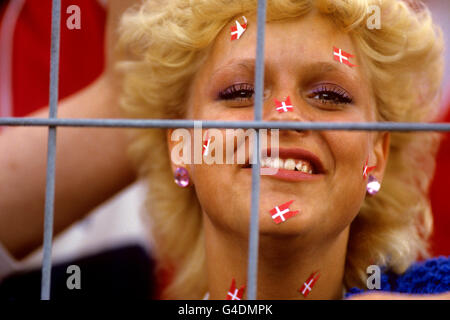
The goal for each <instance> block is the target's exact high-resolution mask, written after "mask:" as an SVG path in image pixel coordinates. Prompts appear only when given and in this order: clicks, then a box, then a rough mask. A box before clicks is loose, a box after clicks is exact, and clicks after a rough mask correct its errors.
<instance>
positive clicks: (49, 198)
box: [0, 0, 450, 300]
mask: <svg viewBox="0 0 450 320" xmlns="http://www.w3.org/2000/svg"><path fill="white" fill-rule="evenodd" d="M257 17H258V33H257V51H256V70H255V79H256V80H255V107H254V121H239V122H233V121H195V120H164V119H152V120H143V119H142V120H139V119H137V120H136V119H58V118H57V107H58V84H59V83H58V76H59V51H60V31H61V30H60V25H61V0H52V31H51V32H52V34H51V58H50V59H51V63H50V112H49V118H48V119H37V118H0V126H46V127H48V128H49V135H48V151H47V180H46V194H45V213H44V214H45V217H44V244H43V253H44V255H43V261H42V284H41V299H42V300H49V299H50V280H51V268H52V261H51V253H52V240H53V214H54V198H55V157H56V131H57V127H116V128H194V127H195V126H196V125H197V124H198V123H199V122H201V124H202V127H204V128H242V129H248V128H253V129H255V130H256V133H257V134H256V135H255V136H256V137H255V144H254V154H260V141H259V134H258V133H259V130H260V129H285V130H286V129H290V130H292V129H297V130H370V131H403V132H408V131H450V124H449V123H398V122H376V123H350V122H348V123H347V122H346V123H336V122H281V121H280V122H278V121H277V122H266V121H262V106H263V87H264V43H265V22H266V0H259V1H258V13H257ZM256 159H257V163H256V164H255V165H253V167H252V195H251V219H250V236H249V254H248V270H247V279H248V280H247V281H248V282H247V290H248V291H247V298H248V299H249V300H256V299H257V294H256V292H257V276H258V267H257V266H258V244H259V238H258V237H259V215H258V213H259V192H260V190H259V185H260V175H259V171H260V159H259V157H256Z"/></svg>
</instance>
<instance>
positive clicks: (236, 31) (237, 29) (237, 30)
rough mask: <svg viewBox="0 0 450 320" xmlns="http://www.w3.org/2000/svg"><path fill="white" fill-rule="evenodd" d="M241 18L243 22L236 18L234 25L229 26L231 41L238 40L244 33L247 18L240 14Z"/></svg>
mask: <svg viewBox="0 0 450 320" xmlns="http://www.w3.org/2000/svg"><path fill="white" fill-rule="evenodd" d="M242 18H243V19H244V23H243V24H241V23H240V22H239V21H237V20H236V21H235V22H236V26H232V27H231V41H233V40H239V39H240V38H241V37H242V35H243V34H244V32H245V30H247V18H246V17H244V16H242Z"/></svg>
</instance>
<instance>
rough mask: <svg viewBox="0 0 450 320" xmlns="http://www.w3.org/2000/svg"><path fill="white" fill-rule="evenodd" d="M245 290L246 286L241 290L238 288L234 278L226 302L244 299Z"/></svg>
mask: <svg viewBox="0 0 450 320" xmlns="http://www.w3.org/2000/svg"><path fill="white" fill-rule="evenodd" d="M244 290H245V286H242V287H241V288H240V289H237V288H236V280H235V279H234V278H233V280H232V281H231V287H230V290H229V291H228V293H227V299H226V300H242V297H243V296H244Z"/></svg>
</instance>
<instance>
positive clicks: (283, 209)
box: [270, 200, 298, 224]
mask: <svg viewBox="0 0 450 320" xmlns="http://www.w3.org/2000/svg"><path fill="white" fill-rule="evenodd" d="M292 202H294V200H291V201H289V202H286V203H283V204H282V205H280V206H276V207H275V208H273V209H272V210H270V214H271V215H272V219H273V221H275V223H276V224H280V223H282V222H285V221H286V220H287V219H289V218H292V217H293V216H295V215H297V214H298V210H297V211H291V209H289V207H290V205H291V204H292Z"/></svg>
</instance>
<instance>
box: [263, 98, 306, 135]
mask: <svg viewBox="0 0 450 320" xmlns="http://www.w3.org/2000/svg"><path fill="white" fill-rule="evenodd" d="M303 104H304V101H302V99H301V97H299V96H298V95H297V94H293V93H292V92H284V93H278V94H277V95H276V97H273V96H272V97H271V98H269V99H267V100H266V101H265V103H264V109H263V119H264V120H266V121H294V122H304V121H310V120H309V117H308V115H307V111H306V110H305V109H306V108H305V107H304V106H303ZM292 131H296V132H299V133H304V132H305V131H304V130H292Z"/></svg>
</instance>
